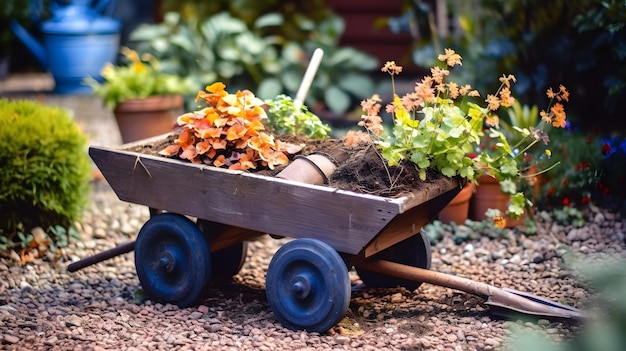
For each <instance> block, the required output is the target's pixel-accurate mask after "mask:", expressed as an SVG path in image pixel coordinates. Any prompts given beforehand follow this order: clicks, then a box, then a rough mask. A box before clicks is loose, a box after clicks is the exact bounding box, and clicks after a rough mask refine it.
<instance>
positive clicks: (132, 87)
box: [86, 47, 193, 143]
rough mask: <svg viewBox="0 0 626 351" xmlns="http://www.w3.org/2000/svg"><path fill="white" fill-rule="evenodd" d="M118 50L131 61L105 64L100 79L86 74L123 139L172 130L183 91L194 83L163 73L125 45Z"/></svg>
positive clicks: (153, 61)
mask: <svg viewBox="0 0 626 351" xmlns="http://www.w3.org/2000/svg"><path fill="white" fill-rule="evenodd" d="M121 52H122V54H124V56H125V57H126V58H127V59H128V60H129V61H130V62H129V64H128V65H118V66H114V65H112V64H107V65H106V66H105V67H104V68H103V69H102V77H103V78H104V80H103V81H102V82H98V81H97V80H95V79H94V78H92V77H89V78H87V79H86V84H88V85H90V86H91V87H92V89H93V92H94V94H95V95H97V96H100V97H101V98H102V99H103V101H104V104H105V105H106V106H107V107H108V108H110V109H111V110H113V113H114V115H115V118H116V121H117V124H118V126H119V129H120V134H121V136H122V142H123V143H128V142H131V141H135V140H139V139H144V138H147V137H151V136H154V135H158V134H163V133H166V132H168V131H170V130H172V128H173V126H174V124H175V122H176V117H177V116H178V115H180V114H181V113H182V112H183V111H182V110H183V109H182V107H183V104H184V98H183V94H186V93H190V92H191V91H192V89H193V83H192V82H191V81H189V80H188V79H183V78H181V77H179V76H177V75H175V74H169V73H166V72H164V71H163V70H162V69H161V65H160V63H159V61H158V60H157V59H156V58H154V57H153V56H151V55H148V54H146V55H144V56H143V57H139V54H138V53H137V52H136V51H134V50H131V49H129V48H125V47H124V48H122V50H121Z"/></svg>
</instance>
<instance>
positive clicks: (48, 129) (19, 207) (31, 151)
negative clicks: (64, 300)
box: [0, 99, 91, 251]
mask: <svg viewBox="0 0 626 351" xmlns="http://www.w3.org/2000/svg"><path fill="white" fill-rule="evenodd" d="M0 125H1V126H2V127H1V128H0V249H1V250H3V251H5V250H8V249H11V248H17V247H20V246H21V247H22V248H25V247H27V246H29V245H32V244H33V243H32V241H33V236H32V235H30V234H29V233H30V231H31V229H33V228H35V227H41V228H42V229H44V231H46V234H47V236H48V238H49V241H50V243H49V245H51V246H53V247H54V246H55V245H56V244H58V243H59V242H67V237H64V238H60V237H58V236H60V235H66V234H67V231H64V230H63V231H60V230H58V228H59V226H62V227H65V228H70V226H71V225H72V223H73V222H74V221H76V220H78V219H79V218H80V216H81V215H82V211H83V209H84V207H85V205H86V204H87V199H88V193H89V189H90V187H89V179H90V174H91V164H90V162H89V158H88V156H87V152H86V146H87V138H86V136H85V135H84V134H83V133H82V132H81V130H80V129H79V128H78V126H77V125H76V123H75V122H74V121H73V119H72V118H71V116H70V114H69V113H68V111H66V110H64V109H62V108H60V107H52V106H45V105H42V104H39V103H36V102H33V101H9V100H8V99H1V100H0ZM36 244H37V243H36ZM38 244H41V243H38Z"/></svg>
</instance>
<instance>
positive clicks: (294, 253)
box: [265, 239, 350, 333]
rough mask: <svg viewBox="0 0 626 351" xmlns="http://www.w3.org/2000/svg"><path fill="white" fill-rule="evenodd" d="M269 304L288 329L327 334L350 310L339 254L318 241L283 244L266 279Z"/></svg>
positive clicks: (310, 240)
mask: <svg viewBox="0 0 626 351" xmlns="http://www.w3.org/2000/svg"><path fill="white" fill-rule="evenodd" d="M265 286H266V288H265V293H266V295H267V301H268V303H269V305H270V308H271V309H272V312H274V315H275V316H276V319H278V321H280V322H281V323H282V324H283V325H284V326H285V327H287V328H289V329H292V330H307V331H310V332H318V333H324V332H326V331H328V330H329V329H330V328H332V327H333V326H334V325H335V324H337V322H339V320H341V318H343V316H344V315H345V313H346V311H347V310H348V305H349V304H350V278H349V276H348V269H347V267H346V264H345V263H344V261H343V260H342V259H341V257H340V256H339V254H338V253H337V251H335V250H334V249H333V248H331V247H330V246H328V244H326V243H324V242H322V241H320V240H316V239H297V240H294V241H290V242H288V243H287V244H285V245H283V246H282V247H281V248H280V249H279V250H278V251H277V252H276V253H275V254H274V257H273V258H272V261H271V262H270V264H269V267H268V268H267V277H266V279H265Z"/></svg>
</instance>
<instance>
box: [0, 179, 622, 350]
mask: <svg viewBox="0 0 626 351" xmlns="http://www.w3.org/2000/svg"><path fill="white" fill-rule="evenodd" d="M94 189H95V190H94V193H93V195H92V199H93V203H92V206H91V208H90V209H89V210H88V211H87V212H86V213H85V216H84V222H83V224H82V228H81V230H80V233H81V240H80V241H77V242H73V243H71V244H70V246H69V247H68V248H66V249H65V250H64V251H63V255H62V257H61V258H59V259H57V260H56V261H55V260H49V259H38V260H36V261H35V262H33V263H31V264H28V265H26V266H18V265H16V264H15V262H12V261H11V259H1V260H0V275H1V276H2V277H3V279H2V280H1V281H0V323H1V327H0V349H7V350H50V349H56V350H110V349H119V350H157V349H167V350H218V349H219V350H243V349H255V350H280V349H284V350H347V349H362V350H499V349H504V348H506V346H507V340H508V337H509V336H510V335H511V333H512V332H511V329H510V328H511V327H512V326H514V325H517V326H521V327H522V328H527V329H531V330H535V331H538V332H540V333H542V334H544V335H545V336H547V337H548V338H549V339H552V340H556V341H562V340H567V339H569V338H571V337H572V336H573V335H575V334H576V332H577V331H578V330H579V329H580V328H581V326H580V325H577V324H575V323H572V322H559V321H550V320H546V319H540V320H536V321H533V322H528V321H524V320H502V319H498V318H495V317H492V316H491V315H490V314H489V313H488V309H487V307H486V305H484V304H483V300H482V299H480V298H477V297H474V296H472V295H468V294H465V293H462V292H458V291H454V290H451V289H447V288H442V287H437V286H432V285H427V284H424V285H422V286H421V287H420V288H418V289H417V290H416V291H414V292H411V291H407V290H406V289H402V288H398V289H369V290H368V289H365V288H364V287H363V285H362V282H361V281H360V280H359V278H358V276H357V275H356V273H354V272H351V279H352V281H353V291H352V300H351V304H350V309H349V311H348V314H347V318H345V319H344V320H343V321H342V322H341V323H340V324H339V325H338V326H337V327H335V328H334V329H333V330H332V331H331V332H329V333H325V334H317V333H306V332H294V331H291V330H288V329H285V328H283V327H282V326H281V325H280V324H279V323H278V322H277V321H276V320H275V319H274V316H273V314H272V312H271V310H270V309H269V306H268V304H267V301H266V299H265V291H264V277H265V270H266V268H267V265H268V264H269V261H270V259H271V257H272V255H273V253H274V252H275V251H276V250H277V249H278V248H279V247H280V245H281V244H283V243H284V242H285V240H286V239H280V240H276V239H272V238H270V237H264V238H262V239H261V240H258V241H254V242H252V243H250V245H249V251H248V256H247V258H246V262H245V264H244V267H243V268H242V270H241V271H240V273H239V274H238V275H237V276H235V277H234V279H233V281H232V282H231V283H229V284H227V285H226V286H224V287H220V288H211V291H210V294H209V296H210V298H208V299H207V300H206V301H204V302H203V303H202V304H201V305H199V306H197V307H192V308H186V309H180V308H178V307H176V306H173V305H167V304H165V305H164V304H159V303H152V302H150V301H143V302H142V301H141V294H140V292H141V289H140V286H139V282H138V280H137V277H136V274H135V268H134V263H133V255H132V254H125V255H122V256H119V257H116V258H114V259H111V260H109V261H106V262H103V263H99V264H97V265H94V266H92V267H88V268H85V269H83V270H80V271H78V272H75V273H69V272H67V264H68V262H71V261H75V260H78V259H80V258H83V257H86V256H88V255H91V254H94V253H97V252H100V251H102V250H105V249H108V248H110V247H112V246H114V245H117V244H121V243H123V242H126V241H128V240H130V239H133V238H134V236H135V234H136V232H137V231H138V230H139V228H140V227H141V225H143V223H144V222H145V220H147V219H148V210H147V208H145V207H143V206H138V205H133V204H128V203H125V202H122V201H119V200H118V199H117V197H116V196H115V195H114V194H113V192H112V191H111V190H110V188H109V187H108V185H107V184H106V183H104V182H96V184H95V187H94ZM588 217H589V221H588V223H587V226H585V227H584V228H582V229H573V228H569V227H563V226H559V225H557V224H554V223H540V224H539V230H538V231H539V233H538V235H535V236H532V237H525V236H521V235H519V234H515V233H514V232H510V233H509V234H510V235H509V236H508V238H498V239H487V238H485V237H483V238H481V239H477V240H469V241H465V242H463V243H461V244H456V243H455V241H454V238H453V236H452V234H450V233H448V234H445V235H444V237H443V238H442V240H441V241H440V242H438V243H437V244H436V245H434V246H433V267H432V269H434V270H437V271H440V272H445V273H450V274H455V275H459V276H464V277H467V278H471V279H475V280H478V281H482V282H485V283H489V284H492V285H495V286H498V287H510V288H515V289H518V290H523V291H528V292H531V293H534V294H536V295H539V296H542V297H547V298H549V299H552V300H554V301H559V302H562V303H566V304H569V305H572V306H576V307H584V306H585V304H586V303H587V302H588V301H589V299H590V297H591V296H592V294H591V293H590V292H589V289H588V288H587V287H586V286H585V285H584V284H583V283H582V282H581V280H580V279H578V278H577V276H576V275H575V274H574V273H573V272H571V271H568V270H565V269H563V268H562V258H561V257H560V256H561V255H562V252H561V251H560V249H559V247H560V246H561V245H567V246H569V247H570V248H571V249H572V250H573V251H574V252H577V253H580V254H581V255H583V256H586V257H590V258H596V257H605V256H612V257H618V258H622V259H623V258H625V257H626V251H625V250H624V246H625V245H624V230H626V221H624V220H623V219H621V218H620V217H617V216H615V215H613V214H611V213H607V212H606V211H601V210H600V209H594V210H593V211H590V212H589V213H588Z"/></svg>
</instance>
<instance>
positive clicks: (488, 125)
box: [348, 49, 569, 218]
mask: <svg viewBox="0 0 626 351" xmlns="http://www.w3.org/2000/svg"><path fill="white" fill-rule="evenodd" d="M438 58H439V60H440V61H443V62H445V64H446V67H445V68H442V67H433V68H431V70H430V71H431V75H428V76H425V77H424V78H422V79H421V81H419V82H417V83H416V85H415V89H414V90H413V91H411V92H409V93H407V94H405V95H404V96H399V95H398V94H396V91H395V83H394V77H395V76H397V75H398V74H400V72H402V67H400V66H398V65H396V64H395V62H393V61H390V62H387V63H386V64H385V65H384V67H382V71H383V72H387V73H389V75H390V76H391V82H392V89H393V101H392V102H390V103H389V104H388V105H387V106H386V111H387V112H388V113H390V114H391V115H392V117H393V129H392V130H391V131H390V132H388V133H386V132H385V129H384V127H383V124H382V118H381V117H380V110H381V99H380V97H379V96H378V95H374V96H373V97H372V98H370V99H367V100H364V101H362V102H361V106H362V109H363V111H364V113H365V114H364V115H363V116H362V117H361V121H360V122H359V125H360V126H362V127H364V128H365V129H366V130H367V131H368V134H369V135H370V137H371V138H373V139H374V140H375V142H376V143H377V144H378V146H379V147H380V149H381V154H382V156H383V157H384V158H385V159H386V161H387V163H388V164H389V165H391V166H393V165H397V164H399V163H400V162H402V161H405V160H406V161H411V162H412V163H413V164H414V165H415V166H416V167H417V168H418V169H419V173H420V178H421V179H422V180H425V179H426V175H427V173H426V170H427V169H434V170H436V171H438V172H440V173H442V174H443V175H445V176H448V177H457V176H458V177H461V178H464V179H466V180H468V181H471V182H474V183H475V182H476V180H477V178H478V177H479V176H480V175H481V174H488V175H491V176H494V177H495V178H497V179H498V180H499V181H500V185H501V187H502V190H503V192H505V193H508V194H511V195H512V198H511V199H512V200H511V203H510V205H509V207H508V209H507V214H508V215H509V216H511V217H513V218H518V217H519V216H521V215H522V214H523V213H524V207H525V206H526V205H528V204H530V200H528V199H527V198H526V197H525V195H524V194H523V193H522V192H520V191H518V189H517V184H518V180H519V179H520V177H523V176H525V175H522V173H521V168H522V167H521V166H522V164H523V155H524V154H525V153H526V151H528V150H529V149H531V148H532V147H533V146H535V145H536V144H538V143H540V142H543V143H545V144H548V142H549V137H548V134H547V132H546V130H547V127H548V126H553V127H557V128H563V127H565V119H566V114H565V111H564V108H563V104H562V102H563V101H567V100H568V99H569V92H568V91H567V89H566V88H565V87H563V86H560V88H559V90H558V91H557V92H554V91H553V90H552V89H549V90H548V92H547V95H548V98H549V99H550V102H549V105H548V107H547V109H546V110H544V111H541V112H540V116H541V120H540V122H539V123H538V125H536V126H530V127H528V128H520V127H514V128H513V129H514V131H515V132H516V133H519V136H520V137H516V138H515V140H519V141H517V142H516V143H515V144H512V143H510V142H509V139H507V134H504V133H503V132H502V131H501V130H500V129H499V118H498V115H497V113H498V111H499V110H500V109H501V108H508V107H511V106H512V105H513V103H514V102H515V98H514V97H513V96H512V94H511V84H513V83H515V77H514V76H513V75H503V76H502V77H500V78H499V80H500V82H501V84H500V87H499V89H498V90H497V91H496V93H495V94H488V95H487V96H486V97H485V98H481V96H480V93H479V92H478V91H477V90H474V89H472V88H471V86H470V85H468V84H458V83H456V82H448V81H447V80H446V78H447V77H448V76H449V74H450V71H449V70H448V68H452V67H454V66H456V65H459V66H460V65H462V62H461V61H462V58H461V56H460V55H458V54H457V53H456V52H454V50H451V49H446V50H445V53H444V54H442V55H439V57H438ZM481 100H482V102H483V105H484V106H481ZM508 137H509V138H510V135H509V136H508ZM483 138H488V139H491V140H492V141H493V142H495V145H496V146H497V147H496V148H495V149H490V150H480V148H479V145H480V144H481V141H482V140H483ZM348 139H350V138H348ZM477 150H480V152H477ZM546 152H547V153H549V150H547V151H546ZM554 166H555V165H552V166H551V167H554ZM551 167H549V168H548V169H550V168H551ZM548 169H545V170H543V171H547V170H548Z"/></svg>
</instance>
